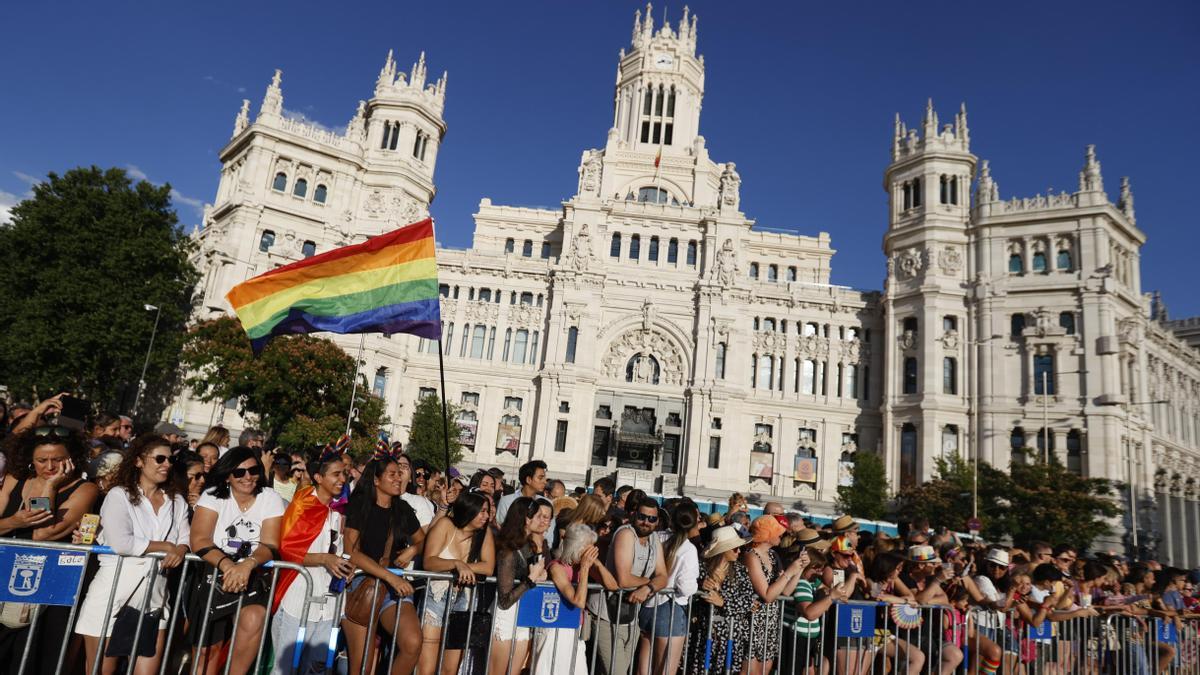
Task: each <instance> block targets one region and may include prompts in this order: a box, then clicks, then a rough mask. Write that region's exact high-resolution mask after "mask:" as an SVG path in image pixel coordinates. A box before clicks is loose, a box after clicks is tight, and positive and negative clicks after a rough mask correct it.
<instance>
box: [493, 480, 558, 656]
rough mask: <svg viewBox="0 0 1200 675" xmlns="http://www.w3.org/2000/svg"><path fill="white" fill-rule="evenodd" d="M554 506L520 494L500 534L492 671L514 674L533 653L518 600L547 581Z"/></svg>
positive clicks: (497, 556) (497, 542) (511, 506)
mask: <svg viewBox="0 0 1200 675" xmlns="http://www.w3.org/2000/svg"><path fill="white" fill-rule="evenodd" d="M552 512H553V508H552V507H551V505H550V502H549V501H548V500H547V499H546V498H545V497H532V498H531V497H517V498H516V499H515V500H513V501H512V502H511V503H510V504H509V506H508V513H507V516H506V517H505V519H504V524H503V525H501V527H500V534H499V535H498V536H497V537H496V615H495V618H494V619H493V620H492V654H491V661H490V665H489V667H488V672H489V673H497V674H501V673H505V674H513V673H519V672H521V671H522V670H523V669H524V667H525V659H526V658H527V657H528V656H529V640H530V638H531V634H530V630H529V629H528V628H520V627H517V603H518V602H519V601H520V599H521V596H522V595H524V594H525V592H526V591H528V590H529V589H531V588H533V587H534V586H536V585H537V584H538V583H539V582H542V581H545V580H546V564H547V562H548V561H547V560H546V557H545V550H546V530H548V529H550V519H551V517H552V515H551V514H552Z"/></svg>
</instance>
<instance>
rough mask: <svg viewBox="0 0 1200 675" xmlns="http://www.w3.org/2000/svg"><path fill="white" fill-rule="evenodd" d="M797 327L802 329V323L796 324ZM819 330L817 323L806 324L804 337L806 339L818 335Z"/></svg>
mask: <svg viewBox="0 0 1200 675" xmlns="http://www.w3.org/2000/svg"><path fill="white" fill-rule="evenodd" d="M796 327H797V328H799V327H800V322H798V321H797V322H796ZM819 330H820V327H819V326H817V323H816V322H815V321H809V322H808V323H806V324H804V336H805V337H808V336H810V335H816V334H817V332H818V331H819Z"/></svg>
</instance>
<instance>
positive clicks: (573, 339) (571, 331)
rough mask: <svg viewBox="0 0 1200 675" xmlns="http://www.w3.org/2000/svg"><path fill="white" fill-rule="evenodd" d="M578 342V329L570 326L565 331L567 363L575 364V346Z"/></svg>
mask: <svg viewBox="0 0 1200 675" xmlns="http://www.w3.org/2000/svg"><path fill="white" fill-rule="evenodd" d="M578 341H579V329H578V328H576V327H575V326H571V327H570V328H568V329H567V363H575V345H576V343H577V342H578Z"/></svg>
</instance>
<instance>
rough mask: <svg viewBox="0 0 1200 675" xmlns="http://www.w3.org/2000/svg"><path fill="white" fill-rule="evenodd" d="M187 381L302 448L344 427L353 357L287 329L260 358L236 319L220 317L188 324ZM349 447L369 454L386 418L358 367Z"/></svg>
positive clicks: (321, 441) (202, 393) (204, 397)
mask: <svg viewBox="0 0 1200 675" xmlns="http://www.w3.org/2000/svg"><path fill="white" fill-rule="evenodd" d="M182 363H183V365H184V367H185V368H186V369H187V370H188V376H187V379H186V384H187V386H188V387H190V388H191V390H192V393H193V394H194V395H195V396H196V397H197V398H198V399H200V400H202V401H209V402H215V401H226V400H228V399H231V398H237V399H238V402H239V405H240V407H241V410H242V412H243V413H251V414H254V415H257V416H258V418H259V423H260V424H261V425H262V427H263V429H264V430H265V431H267V433H268V434H269V435H270V436H271V437H272V438H274V439H275V440H276V442H278V443H279V444H280V445H282V446H286V447H288V448H291V449H298V450H304V449H307V448H310V447H312V446H314V445H324V444H326V443H330V442H333V441H334V440H336V439H337V438H338V437H340V436H341V435H342V434H343V433H344V432H345V430H346V412H347V410H348V408H349V405H350V391H351V388H352V387H353V381H352V380H351V379H350V373H351V371H352V370H353V369H354V359H353V357H351V356H349V355H348V354H346V352H344V351H342V349H341V348H340V347H338V346H337V345H336V344H334V343H333V342H332V341H331V340H327V339H324V338H318V337H313V336H311V335H289V336H284V337H278V338H275V339H273V340H271V341H270V342H269V343H268V344H267V346H266V348H265V349H263V351H262V354H260V355H259V356H258V357H255V356H254V353H253V352H252V351H251V349H250V340H249V338H247V337H246V333H245V331H243V330H242V327H241V325H240V324H239V323H238V321H237V320H236V319H234V318H232V317H221V318H219V319H214V320H211V321H205V322H202V323H199V324H197V325H195V326H193V327H192V330H191V331H190V332H189V334H188V338H187V341H186V342H185V344H184V349H183V356H182ZM358 378H359V384H358V388H357V393H356V395H355V398H356V399H357V402H356V406H355V408H356V410H357V412H358V414H357V416H356V417H355V419H354V421H353V424H352V426H351V431H352V434H351V436H352V443H351V452H352V453H354V454H356V455H362V454H366V453H369V452H370V451H371V448H372V447H373V446H374V444H375V441H376V438H377V435H378V433H379V430H380V429H381V428H382V427H383V426H385V425H386V424H387V418H386V416H385V415H384V408H383V401H382V400H381V399H380V398H379V397H377V396H375V395H373V394H371V393H370V391H369V390H368V389H367V383H366V379H365V378H364V377H363V376H362V375H361V374H360V375H359V376H358Z"/></svg>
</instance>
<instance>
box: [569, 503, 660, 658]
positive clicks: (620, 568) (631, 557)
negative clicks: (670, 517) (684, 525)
mask: <svg viewBox="0 0 1200 675" xmlns="http://www.w3.org/2000/svg"><path fill="white" fill-rule="evenodd" d="M627 506H628V504H627ZM657 526H658V504H657V503H656V502H655V501H653V500H650V499H646V500H644V501H643V502H639V503H638V504H636V507H635V508H634V509H633V510H632V511H630V520H629V524H628V525H622V526H621V527H620V528H618V529H617V531H616V532H615V533H613V538H612V545H611V546H609V549H608V555H607V559H606V560H605V567H606V568H607V569H608V570H609V572H611V573H612V576H613V577H615V578H616V581H617V584H618V585H619V586H620V587H621V588H622V589H623V591H621V592H620V593H621V595H620V597H621V602H627V603H631V604H634V605H637V606H639V607H640V606H641V605H642V603H644V602H646V600H647V599H648V598H649V597H650V596H652V595H654V594H655V593H657V592H658V591H660V590H662V589H663V588H665V587H666V585H667V566H666V563H665V562H664V561H663V553H662V543H661V542H660V540H659V538H658V537H656V536H654V530H655V528H656V527H657ZM593 574H597V573H596V572H595V571H593ZM598 580H599V579H598V577H593V581H598ZM607 595H609V593H596V594H595V595H594V596H592V597H589V598H588V603H587V608H588V614H589V615H591V617H592V619H593V621H592V632H591V636H592V650H593V651H594V652H595V655H596V659H595V661H596V671H595V672H596V675H618V674H620V675H623V674H624V673H628V672H629V668H630V665H631V664H632V662H633V655H634V652H635V651H636V649H637V640H638V636H639V632H638V627H637V623H636V622H630V623H624V624H622V623H614V622H613V621H612V620H611V619H612V618H613V617H610V616H609V613H608V607H607V603H606V600H605V596H607Z"/></svg>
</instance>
